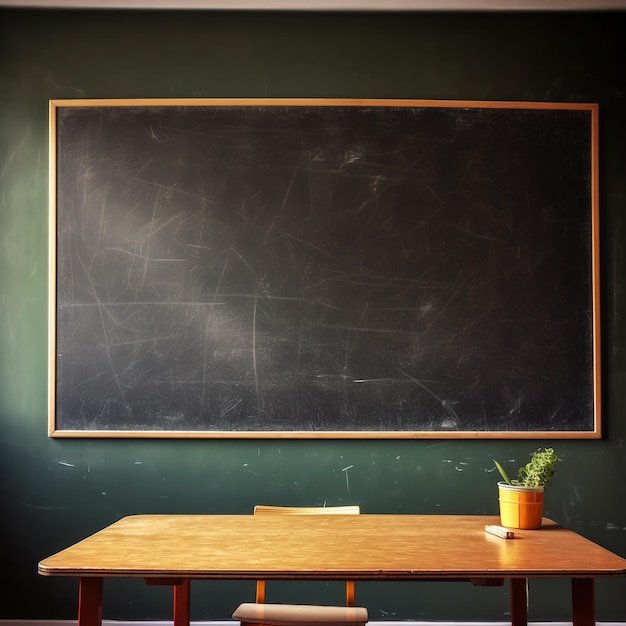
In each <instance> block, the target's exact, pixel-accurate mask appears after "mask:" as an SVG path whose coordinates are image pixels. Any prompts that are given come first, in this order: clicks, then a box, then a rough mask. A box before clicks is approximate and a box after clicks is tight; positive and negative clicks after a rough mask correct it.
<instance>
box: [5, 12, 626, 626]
mask: <svg viewBox="0 0 626 626" xmlns="http://www.w3.org/2000/svg"><path fill="white" fill-rule="evenodd" d="M624 15H626V14H610V13H604V14H602V13H598V14H577V13H572V14H550V13H543V14H532V13H508V14H485V13H470V14H458V13H413V14H401V13H387V14H367V13H351V14H340V13H334V14H332V13H328V14H325V13H308V14H307V13H272V12H267V13H254V12H232V13H229V12H165V13H158V12H132V11H128V12H70V11H62V10H56V11H43V10H30V11H29V10H18V9H2V10H0V46H1V47H0V133H1V135H0V322H1V325H0V502H1V509H0V511H1V512H0V538H1V543H0V576H1V577H2V585H1V586H0V619H8V618H15V619H17V618H20V619H27V618H59V619H61V618H62V619H70V618H73V617H75V614H76V591H77V584H76V581H75V580H71V579H70V580H63V579H50V578H43V577H40V576H38V574H37V563H38V561H39V560H40V559H42V558H43V557H45V556H48V555H49V554H52V553H53V552H55V551H57V550H59V549H61V548H63V547H65V546H66V545H68V544H69V543H71V542H74V541H76V540H78V539H80V538H82V537H83V536H85V535H86V534H89V533H91V532H93V531H96V530H98V529H99V528H101V527H103V526H105V525H107V524H109V523H111V522H113V521H115V520H116V519H118V518H120V517H122V516H124V515H127V514H132V513H148V512H150V513H158V512H163V513H203V512H204V513H249V512H250V511H251V510H252V506H253V504H254V503H256V502H265V503H276V504H280V503H283V504H286V503H292V504H310V505H316V504H321V503H324V502H326V503H328V504H341V503H348V502H353V503H358V504H360V505H361V507H362V509H363V511H364V512H366V513H496V511H497V502H496V497H497V496H496V487H495V483H496V476H495V475H494V473H493V470H492V462H491V459H492V458H493V457H497V458H499V459H503V460H508V459H514V460H515V461H517V462H518V463H520V464H521V462H523V461H524V460H525V459H526V457H527V455H528V453H529V452H530V451H531V450H533V449H534V448H535V447H536V446H537V445H539V444H538V442H533V441H506V440H505V441H497V440H477V441H458V440H441V441H438V440H435V441H432V440H417V441H273V440H261V441H236V440H233V441H211V440H190V441H176V440H173V441H168V440H143V441H142V440H58V439H57V440H52V439H49V438H48V437H47V434H46V433H47V409H46V393H47V390H46V384H47V355H46V346H47V282H48V278H47V270H48V261H47V244H48V222H47V219H48V217H47V213H48V205H47V201H48V199H47V193H48V191H47V175H48V174H47V167H48V153H47V141H48V139H47V107H48V100H49V99H51V98H86V97H88V98H111V97H122V98H123V97H139V96H141V97H177V96H181V97H182V96H185V97H218V96H230V97H244V96H254V97H271V96H274V97H281V96H283V97H290V96H291V97H307V96H310V97H316V96H323V97H369V98H381V97H394V98H437V99H503V100H539V101H544V100H554V101H591V102H598V103H599V104H600V115H601V118H600V119H601V137H600V139H601V189H600V192H601V214H602V221H601V236H602V326H603V358H602V365H603V389H602V396H603V410H604V411H603V412H604V430H605V435H604V438H603V439H602V440H599V441H592V440H588V441H545V442H543V441H542V442H539V443H540V444H542V445H543V444H554V445H555V446H556V448H557V451H558V452H559V453H560V454H561V456H562V457H563V462H562V463H561V464H560V468H559V473H558V476H557V478H556V481H555V485H554V486H553V487H552V488H551V489H550V491H549V492H548V494H547V505H546V514H547V515H549V516H550V517H552V518H554V519H556V520H557V521H559V522H561V523H563V524H565V525H567V526H569V527H570V528H572V529H574V530H576V531H578V532H580V533H582V534H583V535H585V536H587V537H589V538H590V539H593V540H594V541H597V542H599V543H600V544H602V545H603V546H605V547H607V548H609V549H611V550H613V551H615V552H617V553H618V554H621V555H622V556H626V488H625V487H624V484H625V483H624V482H623V481H622V480H621V478H622V476H623V475H624V474H626V454H625V450H626V448H625V440H626V391H625V389H626V385H625V383H626V306H625V300H624V298H625V294H624V278H625V275H626V267H625V263H626V260H625V247H624V244H625V242H626V230H625V227H626V225H625V224H624V218H625V217H626V176H625V175H624V172H626V152H624V150H623V146H624V145H625V144H626V108H625V96H626V72H625V69H624V67H625V66H624V65H623V63H622V62H621V58H623V56H624V54H623V53H624V52H625V48H626V43H624V41H625V38H624V37H623V32H624V26H626V24H625V20H624ZM347 468H348V469H347ZM625 592H626V580H613V581H611V580H607V581H599V582H598V585H597V611H598V618H599V619H600V620H603V621H618V620H621V621H626V607H625V604H624V597H625V595H624V594H625ZM287 593H289V597H290V598H293V597H295V596H294V595H292V594H293V593H294V592H292V590H288V592H287ZM325 593H326V592H325ZM357 593H359V594H360V595H359V599H360V601H361V602H363V603H365V604H367V605H368V607H369V609H370V616H371V619H372V620H374V621H378V620H383V619H386V620H405V619H415V620H451V619H456V620H479V619H483V620H494V621H503V620H506V619H508V608H509V607H508V594H507V590H506V589H505V588H495V589H482V588H473V587H471V586H470V585H466V584H456V583H448V584H444V583H424V584H391V583H380V584H373V583H368V584H363V585H360V586H359V587H358V590H357ZM530 593H531V612H530V619H531V620H536V621H547V620H558V621H564V620H568V619H570V597H569V587H568V585H567V583H566V581H562V580H554V581H543V582H541V581H539V582H531V587H530ZM251 597H252V588H251V587H250V585H249V584H248V583H241V584H234V583H211V582H200V583H194V586H193V599H192V600H193V608H192V618H193V619H194V620H212V619H226V618H228V617H229V616H230V613H231V611H232V610H233V608H234V606H235V605H236V604H237V603H238V602H239V601H240V600H242V599H244V598H251ZM281 599H282V598H281ZM170 611H171V597H170V594H168V593H166V592H165V591H164V590H162V589H152V588H147V587H145V586H144V585H143V583H142V582H141V581H135V582H132V581H124V580H119V581H114V582H112V583H107V584H106V585H105V617H106V618H109V619H139V618H148V619H167V618H168V616H169V615H170Z"/></svg>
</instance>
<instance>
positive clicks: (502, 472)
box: [493, 459, 511, 485]
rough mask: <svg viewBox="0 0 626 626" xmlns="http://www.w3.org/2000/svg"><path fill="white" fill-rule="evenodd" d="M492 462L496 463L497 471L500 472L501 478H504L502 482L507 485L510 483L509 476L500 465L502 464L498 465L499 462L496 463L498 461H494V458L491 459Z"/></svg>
mask: <svg viewBox="0 0 626 626" xmlns="http://www.w3.org/2000/svg"><path fill="white" fill-rule="evenodd" d="M493 462H494V463H495V464H496V467H497V468H498V471H499V472H500V474H501V476H502V478H504V482H505V483H506V484H507V485H510V484H511V481H510V480H509V477H508V476H507V475H506V472H505V471H504V468H503V467H502V465H500V463H498V461H496V460H495V459H494V460H493Z"/></svg>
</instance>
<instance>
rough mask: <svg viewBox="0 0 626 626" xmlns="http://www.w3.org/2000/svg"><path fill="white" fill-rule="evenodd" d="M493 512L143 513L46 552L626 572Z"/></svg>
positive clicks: (110, 558)
mask: <svg viewBox="0 0 626 626" xmlns="http://www.w3.org/2000/svg"><path fill="white" fill-rule="evenodd" d="M487 524H499V518H498V517H497V516H491V515H489V516H486V515H370V514H366V515H311V516H308V515H307V516H295V517H294V516H281V515H268V516H254V515H134V516H129V517H125V518H123V519H121V520H119V521H118V522H115V523H114V524H112V525H111V526H108V527H107V528H105V529H103V530H101V531H99V532H97V533H95V534H93V535H91V536H90V537H87V538H86V539H84V540H82V541H80V542H78V543H76V544H74V545H73V546H71V547H69V548H67V549H65V550H62V551H61V552H59V553H57V554H55V555H53V556H50V557H49V558H46V559H44V560H43V561H41V562H40V563H39V573H40V574H42V575H44V576H102V577H110V576H140V577H148V578H149V577H168V576H171V577H184V578H213V579H256V578H264V579H268V580H269V579H292V578H293V579H328V580H331V579H337V580H341V579H352V580H412V579H420V578H421V579H429V580H444V579H453V578H515V577H529V578H534V577H598V576H623V575H626V559H623V558H621V557H619V556H617V555H616V554H613V553H612V552H610V551H608V550H606V549H604V548H602V547H601V546H598V545H597V544H595V543H593V542H592V541H589V540H587V539H585V538H584V537H581V536H580V535H578V534H576V533H574V532H572V531H569V530H567V529H565V528H562V527H560V526H558V525H557V524H556V523H554V522H552V521H550V520H548V519H544V520H543V525H542V527H541V528H540V529H538V530H515V538H514V539H501V538H500V537H496V536H494V535H491V534H488V533H486V532H485V525H487Z"/></svg>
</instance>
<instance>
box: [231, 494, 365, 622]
mask: <svg viewBox="0 0 626 626" xmlns="http://www.w3.org/2000/svg"><path fill="white" fill-rule="evenodd" d="M360 512H361V510H360V508H359V507H358V506H331V507H289V506H265V505H257V506H255V507H254V514H255V515H333V514H335V515H358V514H359V513H360ZM233 619H236V620H238V621H239V622H241V626H253V625H254V626H257V625H258V624H263V625H264V626H319V625H322V626H364V625H365V624H366V623H367V621H368V615H367V609H365V608H363V607H356V606H354V581H346V606H320V605H310V604H266V603H265V581H264V580H259V581H257V585H256V602H244V603H243V604H240V605H239V607H237V610H236V611H235V612H234V613H233Z"/></svg>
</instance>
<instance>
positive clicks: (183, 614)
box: [174, 580, 191, 626]
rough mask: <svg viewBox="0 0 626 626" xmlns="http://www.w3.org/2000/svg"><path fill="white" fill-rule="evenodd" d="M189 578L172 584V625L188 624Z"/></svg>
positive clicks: (186, 625)
mask: <svg viewBox="0 0 626 626" xmlns="http://www.w3.org/2000/svg"><path fill="white" fill-rule="evenodd" d="M190 597H191V593H190V588H189V580H183V581H182V582H180V583H179V584H178V585H174V626H189V620H190V615H189V600H190Z"/></svg>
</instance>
